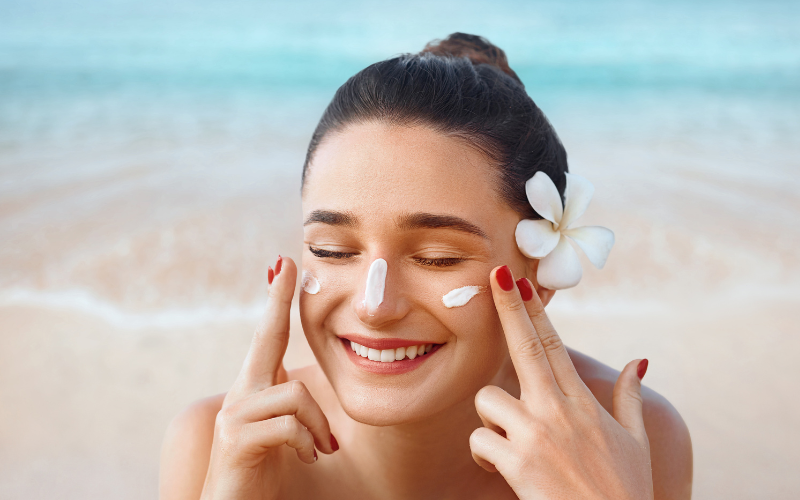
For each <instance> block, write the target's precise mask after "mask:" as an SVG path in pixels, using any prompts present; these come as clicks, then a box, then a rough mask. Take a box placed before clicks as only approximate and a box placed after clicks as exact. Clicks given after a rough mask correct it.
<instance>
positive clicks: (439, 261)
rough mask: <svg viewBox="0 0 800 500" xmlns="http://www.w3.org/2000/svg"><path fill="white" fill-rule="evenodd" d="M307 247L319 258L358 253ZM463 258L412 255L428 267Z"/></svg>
mask: <svg viewBox="0 0 800 500" xmlns="http://www.w3.org/2000/svg"><path fill="white" fill-rule="evenodd" d="M308 249H309V251H310V252H311V253H312V254H314V256H315V257H319V258H321V259H326V258H327V259H349V258H350V257H353V256H355V255H358V254H357V253H355V252H333V251H331V250H323V249H321V248H314V247H312V246H311V245H309V246H308ZM465 260H466V259H464V258H462V257H438V258H435V259H426V258H423V257H414V261H416V262H417V264H420V265H422V266H429V267H450V266H454V265H456V264H458V263H460V262H463V261H465Z"/></svg>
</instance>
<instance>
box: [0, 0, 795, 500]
mask: <svg viewBox="0 0 800 500" xmlns="http://www.w3.org/2000/svg"><path fill="white" fill-rule="evenodd" d="M454 31H464V32H468V33H475V34H480V35H483V36H486V37H487V38H489V39H490V40H491V41H492V42H493V43H495V44H497V45H498V46H500V47H501V48H503V49H504V50H505V51H506V53H507V55H508V58H509V61H510V64H511V67H512V68H513V69H514V70H515V71H516V72H517V73H518V74H519V76H520V77H521V79H522V80H523V82H524V83H525V85H526V88H527V89H528V92H529V94H530V95H531V96H532V97H533V99H534V100H535V101H536V102H537V104H538V105H539V106H540V107H541V108H542V109H543V110H544V111H545V113H546V114H547V115H548V117H549V118H550V120H551V121H552V122H553V124H554V125H555V127H556V129H557V130H558V131H559V134H560V135H561V138H562V140H563V142H564V143H565V145H566V147H567V151H568V152H569V154H570V165H571V169H572V171H573V172H576V173H580V174H582V175H584V176H586V177H588V178H589V179H591V180H592V182H593V183H594V184H595V186H596V187H597V192H596V195H595V200H594V202H593V204H592V206H591V207H590V210H589V213H588V214H587V221H588V222H591V221H593V220H595V221H602V224H603V225H607V226H609V227H611V228H612V229H614V230H615V232H616V234H617V247H616V248H615V251H614V252H612V255H611V258H610V260H609V262H608V265H607V267H606V269H605V270H604V271H602V272H597V271H589V270H588V269H587V271H586V275H585V277H584V282H583V283H582V284H581V286H579V287H577V288H576V289H573V290H569V291H565V292H559V294H558V295H557V296H556V299H555V300H554V302H553V304H552V306H551V307H550V310H551V314H552V316H553V318H554V322H555V324H556V326H557V327H558V328H559V330H560V331H561V332H562V335H563V336H564V337H565V340H566V341H567V343H568V344H570V345H571V346H573V347H575V348H576V349H578V350H581V351H584V352H586V353H587V354H589V355H592V356H595V357H597V358H598V359H600V360H601V361H604V362H606V363H608V364H610V365H612V366H614V367H616V368H621V367H622V366H624V364H625V363H626V362H627V361H628V360H630V359H633V358H635V357H648V358H650V360H651V370H650V372H649V373H648V379H647V380H646V383H648V384H649V385H650V386H651V387H653V388H654V389H655V390H657V391H659V392H661V393H662V394H664V395H665V396H666V397H667V398H668V399H670V400H671V401H672V402H673V403H674V404H675V406H676V407H677V408H678V409H679V410H680V411H681V413H682V414H683V415H684V417H685V419H686V421H687V423H688V424H689V428H690V431H691V432H692V436H693V441H694V446H695V498H701V499H706V498H708V499H711V498H727V499H738V498H742V499H744V498H770V499H781V498H786V499H789V498H798V497H800V479H798V476H797V474H796V472H797V468H798V465H800V451H799V450H800V448H798V446H797V444H798V443H800V430H798V426H797V422H798V421H800V403H798V402H796V401H794V399H793V398H791V396H790V395H791V394H792V393H794V392H796V388H797V384H798V382H800V367H799V366H798V365H797V363H796V359H797V357H798V355H799V354H800V336H798V325H800V307H799V306H800V280H799V279H798V278H800V252H798V250H797V249H798V248H800V223H798V217H800V175H798V174H799V173H800V139H799V137H800V3H799V2H791V1H770V0H746V1H741V0H730V1H717V0H709V1H691V2H690V1H685V0H679V1H672V2H656V1H610V0H596V1H569V2H556V1H551V2H543V1H530V2H522V1H494V2H478V1H472V0H467V1H459V2H454V1H442V2H430V1H428V2H421V1H416V0H408V1H404V2H397V3H392V2H358V1H349V0H344V1H338V2H304V1H296V2H282V3H271V2H256V1H245V0H229V1H226V2H220V1H216V2H212V1H205V0H198V1H193V2H189V1H171V0H160V1H155V0H140V1H137V2H133V1H125V0H103V1H101V0H76V1H72V2H67V1H58V0H25V1H22V0H0V242H1V244H0V497H2V498H4V499H16V498H26V499H28V498H82V499H87V498H119V499H123V498H125V499H127V498H131V499H133V498H153V497H155V496H156V494H157V470H158V449H159V444H160V440H161V436H162V433H163V431H164V429H165V427H166V425H167V423H168V422H169V419H170V418H171V417H172V416H173V415H174V414H175V413H176V412H177V411H179V410H180V409H181V408H182V407H183V406H185V405H186V404H188V403H189V402H191V401H192V400H194V399H197V398H199V397H202V396H205V395H208V394H212V393H214V392H221V391H224V390H226V389H227V387H228V386H229V385H230V383H231V382H232V380H233V377H234V376H235V374H236V372H237V370H238V367H239V364H240V363H241V361H242V359H243V356H244V353H245V352H246V349H247V344H248V341H249V336H250V334H251V332H252V328H253V326H254V324H255V321H256V319H257V317H258V314H259V312H260V311H261V309H262V307H263V304H264V299H265V294H266V268H267V265H269V264H271V263H272V262H274V260H275V258H276V256H277V254H278V253H282V254H283V255H289V256H293V257H297V256H299V254H300V246H301V243H302V240H301V234H302V230H301V227H300V224H301V218H300V198H299V188H300V184H299V181H300V169H301V167H302V162H303V159H304V155H305V148H306V146H307V143H308V140H309V138H310V136H311V133H312V131H313V129H314V127H315V125H316V121H317V120H318V119H319V117H320V115H321V113H322V111H323V109H324V107H325V106H326V104H327V102H328V101H329V99H330V98H331V97H332V95H333V93H334V92H335V90H336V88H337V87H338V86H339V85H341V84H342V83H343V82H344V81H345V80H346V79H347V78H348V77H349V76H351V75H352V74H354V73H355V72H357V71H358V70H360V69H362V68H363V67H365V66H366V65H368V64H370V63H372V62H376V61H378V60H381V59H384V58H387V57H391V56H393V55H396V54H399V53H403V52H417V51H419V50H420V49H421V48H422V47H423V46H424V45H425V43H427V42H428V41H430V40H431V39H434V38H442V37H445V36H446V35H447V34H449V33H451V32H454ZM310 362H313V356H312V355H311V354H310V352H309V351H308V348H307V346H306V345H305V344H304V340H303V337H302V332H301V331H300V329H299V327H298V328H296V330H294V331H293V339H292V344H291V346H290V350H289V353H288V355H287V364H288V365H289V367H296V366H301V365H303V364H306V363H310Z"/></svg>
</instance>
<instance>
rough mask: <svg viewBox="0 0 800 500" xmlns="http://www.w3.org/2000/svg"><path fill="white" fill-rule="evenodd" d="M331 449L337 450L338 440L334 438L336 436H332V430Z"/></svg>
mask: <svg viewBox="0 0 800 500" xmlns="http://www.w3.org/2000/svg"><path fill="white" fill-rule="evenodd" d="M331 449H332V450H333V451H339V442H338V441H337V440H336V436H334V435H333V433H332V432H331Z"/></svg>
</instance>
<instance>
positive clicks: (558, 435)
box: [470, 266, 653, 500]
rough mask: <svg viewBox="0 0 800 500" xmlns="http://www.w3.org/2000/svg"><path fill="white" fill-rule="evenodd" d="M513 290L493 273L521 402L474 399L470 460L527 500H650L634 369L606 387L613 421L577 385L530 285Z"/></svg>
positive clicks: (498, 393) (501, 394)
mask: <svg viewBox="0 0 800 500" xmlns="http://www.w3.org/2000/svg"><path fill="white" fill-rule="evenodd" d="M516 283H517V286H514V278H513V277H512V275H511V271H510V270H509V269H508V268H507V267H506V266H503V267H500V268H496V269H495V270H494V271H493V272H492V277H491V284H492V295H493V296H494V302H495V307H497V311H498V313H499V315H500V322H501V324H502V326H503V331H504V332H505V336H506V341H507V343H508V349H509V352H510V354H511V360H512V362H513V363H514V368H515V370H516V372H517V376H518V377H519V383H520V389H521V395H520V399H516V398H514V397H512V396H510V395H509V394H508V393H507V392H505V391H503V390H502V389H500V388H499V387H495V386H486V387H484V388H483V389H481V390H480V391H479V392H478V394H477V396H476V397H475V406H476V407H477V410H478V414H479V415H480V417H481V420H483V423H484V425H485V427H481V428H479V429H476V430H475V431H474V432H473V433H472V436H470V448H471V449H472V456H473V458H474V459H475V461H476V462H477V463H478V464H479V465H480V466H482V467H483V468H484V469H486V470H488V471H491V472H494V471H499V472H500V474H502V475H503V477H504V478H505V480H506V481H507V482H508V484H509V485H510V486H511V487H512V488H513V489H514V492H515V493H516V494H517V496H518V497H519V498H522V499H526V500H528V499H540V498H558V499H575V498H580V499H595V498H597V499H600V498H603V499H615V500H622V499H636V500H641V499H652V498H653V478H652V471H651V468H650V445H649V443H648V440H647V434H646V432H645V428H644V421H643V419H642V397H641V382H640V378H639V376H638V375H637V367H638V365H639V361H638V360H637V361H632V362H631V363H629V364H628V365H627V366H626V367H625V369H624V370H623V371H622V373H621V374H620V376H619V379H618V380H617V383H616V385H615V386H614V400H613V410H614V417H612V416H611V415H609V414H608V412H606V411H605V409H603V407H602V406H600V403H598V401H597V400H596V399H595V398H594V396H593V395H592V393H591V392H590V391H589V389H588V388H587V387H586V385H585V384H584V383H583V381H582V380H581V379H580V377H579V376H578V373H577V372H576V371H575V367H574V366H573V365H572V360H571V359H570V357H569V354H568V353H567V350H566V348H565V347H564V344H563V343H562V342H561V339H560V338H559V336H558V334H557V333H556V331H555V329H554V328H553V325H552V324H551V323H550V320H549V319H548V318H547V315H546V314H545V312H544V306H543V305H542V302H541V300H540V299H539V297H538V296H537V295H536V293H535V292H534V290H533V287H532V286H531V283H530V281H528V280H527V279H524V278H523V279H521V280H519V281H517V282H516ZM523 296H524V298H525V299H526V300H523Z"/></svg>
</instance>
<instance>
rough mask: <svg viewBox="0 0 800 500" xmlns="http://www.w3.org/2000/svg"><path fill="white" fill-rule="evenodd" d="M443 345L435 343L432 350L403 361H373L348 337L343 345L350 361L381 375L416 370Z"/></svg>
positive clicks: (343, 340)
mask: <svg viewBox="0 0 800 500" xmlns="http://www.w3.org/2000/svg"><path fill="white" fill-rule="evenodd" d="M442 345H444V344H439V345H434V346H433V349H431V352H429V353H428V354H425V355H423V356H417V357H416V358H414V359H408V358H406V359H403V360H401V361H392V362H390V363H382V362H380V361H372V360H371V359H367V358H363V357H361V356H359V355H358V354H356V352H355V351H354V350H353V348H352V347H351V346H350V341H349V340H347V339H342V346H344V348H345V350H346V351H347V356H348V357H349V358H350V361H352V362H353V363H354V364H355V365H356V366H358V367H359V368H361V369H362V370H365V371H368V372H370V373H378V374H381V375H400V374H401V373H408V372H410V371H411V370H415V369H416V368H417V367H418V366H420V365H421V364H422V363H424V362H425V361H427V359H428V358H430V357H431V356H433V355H434V354H435V353H436V352H437V351H438V350H439V348H440V347H441V346H442Z"/></svg>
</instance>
